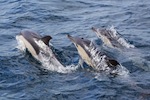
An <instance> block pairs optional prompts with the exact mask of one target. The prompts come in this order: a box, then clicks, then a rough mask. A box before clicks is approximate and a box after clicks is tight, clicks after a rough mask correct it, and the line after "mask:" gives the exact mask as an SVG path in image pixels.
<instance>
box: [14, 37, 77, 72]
mask: <svg viewBox="0 0 150 100" xmlns="http://www.w3.org/2000/svg"><path fill="white" fill-rule="evenodd" d="M16 40H17V43H18V45H17V48H18V49H19V50H21V51H23V52H25V51H26V46H25V44H24V42H23V41H22V40H21V39H19V37H18V36H16ZM34 41H35V43H36V44H37V45H38V46H39V47H40V53H39V54H38V55H36V56H34V57H35V59H37V60H38V61H39V62H41V64H42V68H44V69H46V70H50V71H56V72H59V73H71V72H73V71H76V70H77V69H78V66H75V65H73V64H72V65H68V66H63V65H62V64H61V63H60V62H59V61H58V60H57V58H56V56H55V55H54V53H53V51H52V50H51V48H50V47H49V46H47V45H45V44H44V42H43V41H41V40H37V39H34Z"/></svg>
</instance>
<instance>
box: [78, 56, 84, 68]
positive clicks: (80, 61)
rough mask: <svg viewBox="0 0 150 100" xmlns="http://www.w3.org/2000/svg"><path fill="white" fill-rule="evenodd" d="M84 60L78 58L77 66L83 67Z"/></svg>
mask: <svg viewBox="0 0 150 100" xmlns="http://www.w3.org/2000/svg"><path fill="white" fill-rule="evenodd" d="M83 63H84V60H83V59H82V58H80V59H79V62H78V66H79V67H81V68H82V69H84V67H83Z"/></svg>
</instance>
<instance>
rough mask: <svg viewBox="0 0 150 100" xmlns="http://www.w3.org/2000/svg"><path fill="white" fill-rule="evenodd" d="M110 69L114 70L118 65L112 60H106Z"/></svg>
mask: <svg viewBox="0 0 150 100" xmlns="http://www.w3.org/2000/svg"><path fill="white" fill-rule="evenodd" d="M107 63H108V64H109V65H110V67H111V68H113V69H116V67H117V65H120V64H119V62H118V61H116V60H114V59H108V62H107Z"/></svg>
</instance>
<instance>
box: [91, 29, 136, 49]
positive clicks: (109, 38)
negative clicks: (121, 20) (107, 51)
mask: <svg viewBox="0 0 150 100" xmlns="http://www.w3.org/2000/svg"><path fill="white" fill-rule="evenodd" d="M92 30H93V31H94V32H95V33H96V35H97V36H98V37H99V38H100V39H101V40H102V41H103V43H104V44H105V45H106V46H108V47H111V48H134V45H131V44H129V43H127V41H126V40H125V39H124V38H122V37H121V35H120V34H119V33H118V32H117V31H116V30H115V29H114V27H111V28H110V29H106V28H94V27H92Z"/></svg>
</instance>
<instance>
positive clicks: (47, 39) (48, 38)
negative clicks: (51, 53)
mask: <svg viewBox="0 0 150 100" xmlns="http://www.w3.org/2000/svg"><path fill="white" fill-rule="evenodd" d="M51 39H52V37H51V36H49V35H48V36H44V37H42V38H41V40H42V41H43V42H44V43H45V44H46V45H48V46H49V41H50V40H51Z"/></svg>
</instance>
